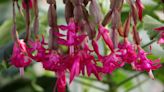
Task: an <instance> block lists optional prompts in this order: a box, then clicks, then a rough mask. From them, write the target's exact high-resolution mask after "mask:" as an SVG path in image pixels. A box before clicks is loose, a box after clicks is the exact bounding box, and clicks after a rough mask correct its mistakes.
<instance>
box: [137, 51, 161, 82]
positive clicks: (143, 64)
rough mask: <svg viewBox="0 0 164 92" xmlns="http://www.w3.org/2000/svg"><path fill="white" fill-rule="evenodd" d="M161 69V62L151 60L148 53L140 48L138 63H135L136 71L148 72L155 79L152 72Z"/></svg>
mask: <svg viewBox="0 0 164 92" xmlns="http://www.w3.org/2000/svg"><path fill="white" fill-rule="evenodd" d="M160 67H161V64H160V60H159V59H157V60H154V61H152V60H150V59H148V58H147V53H146V52H145V51H144V50H143V49H141V48H139V49H138V56H137V61H136V62H135V69H136V70H138V71H146V72H148V73H149V75H150V77H151V78H152V79H154V76H153V74H152V70H156V69H158V68H160Z"/></svg>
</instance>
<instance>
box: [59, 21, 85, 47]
mask: <svg viewBox="0 0 164 92" xmlns="http://www.w3.org/2000/svg"><path fill="white" fill-rule="evenodd" d="M59 28H60V29H61V30H62V31H64V30H66V31H67V35H66V38H67V39H66V40H65V39H62V38H59V39H58V43H59V44H63V45H66V46H72V45H79V44H80V43H82V41H83V40H84V39H85V37H86V35H78V33H77V32H78V30H79V27H78V26H77V24H76V23H75V22H74V20H73V19H70V22H69V24H68V25H67V26H64V25H61V26H59ZM62 37H63V36H62Z"/></svg>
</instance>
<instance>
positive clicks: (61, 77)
mask: <svg viewBox="0 0 164 92" xmlns="http://www.w3.org/2000/svg"><path fill="white" fill-rule="evenodd" d="M56 76H57V81H56V86H57V90H58V92H65V90H66V76H65V72H64V71H58V72H56ZM55 90H56V89H55ZM54 92H56V91H54Z"/></svg>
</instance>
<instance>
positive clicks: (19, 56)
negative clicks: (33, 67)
mask: <svg viewBox="0 0 164 92" xmlns="http://www.w3.org/2000/svg"><path fill="white" fill-rule="evenodd" d="M27 53H28V52H27V46H26V44H25V43H24V41H23V40H18V41H17V42H15V43H14V47H13V53H12V56H11V64H12V65H14V66H15V67H18V68H20V67H27V66H28V65H29V64H30V62H31V60H30V58H29V57H28V56H27Z"/></svg>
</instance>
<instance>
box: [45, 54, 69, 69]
mask: <svg viewBox="0 0 164 92" xmlns="http://www.w3.org/2000/svg"><path fill="white" fill-rule="evenodd" d="M61 58H62V56H60V55H59V54H57V52H56V51H50V52H49V53H48V54H47V55H46V56H45V59H44V60H43V62H42V64H43V68H45V69H46V70H50V71H58V70H65V69H66V66H65V64H64V63H63V61H62V59H61Z"/></svg>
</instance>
